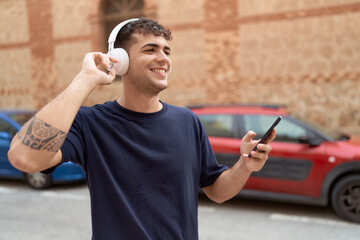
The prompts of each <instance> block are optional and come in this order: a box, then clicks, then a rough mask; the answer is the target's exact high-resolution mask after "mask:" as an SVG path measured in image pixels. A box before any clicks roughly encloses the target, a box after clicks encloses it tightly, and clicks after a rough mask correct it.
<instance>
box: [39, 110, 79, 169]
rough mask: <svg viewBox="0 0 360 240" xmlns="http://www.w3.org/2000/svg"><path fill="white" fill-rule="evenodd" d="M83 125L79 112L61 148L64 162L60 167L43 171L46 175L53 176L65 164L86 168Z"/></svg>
mask: <svg viewBox="0 0 360 240" xmlns="http://www.w3.org/2000/svg"><path fill="white" fill-rule="evenodd" d="M81 126H82V123H81V113H80V112H78V114H77V115H76V117H75V119H74V122H73V123H72V126H71V128H70V130H69V132H68V134H67V136H66V139H65V141H64V144H63V145H62V147H61V152H62V161H61V163H59V164H58V165H56V166H54V167H52V168H49V169H46V170H44V171H42V173H45V174H51V173H52V172H54V171H55V169H56V168H57V167H58V166H59V165H61V164H62V163H64V162H69V161H71V162H73V163H75V164H79V165H81V166H83V169H85V168H84V154H83V152H84V147H83V146H84V145H83V140H82V137H81V135H82V127H81Z"/></svg>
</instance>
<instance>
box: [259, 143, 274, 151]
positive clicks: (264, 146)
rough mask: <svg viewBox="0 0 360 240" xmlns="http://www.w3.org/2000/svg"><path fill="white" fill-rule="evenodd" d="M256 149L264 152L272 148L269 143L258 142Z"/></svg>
mask: <svg viewBox="0 0 360 240" xmlns="http://www.w3.org/2000/svg"><path fill="white" fill-rule="evenodd" d="M257 149H258V150H259V151H260V152H265V153H269V152H270V151H271V149H272V147H271V145H269V144H259V145H258V146H257Z"/></svg>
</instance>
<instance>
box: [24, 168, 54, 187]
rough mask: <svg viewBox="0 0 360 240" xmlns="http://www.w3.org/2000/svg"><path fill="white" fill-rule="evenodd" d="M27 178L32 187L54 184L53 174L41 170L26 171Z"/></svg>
mask: <svg viewBox="0 0 360 240" xmlns="http://www.w3.org/2000/svg"><path fill="white" fill-rule="evenodd" d="M25 179H26V181H27V183H28V184H29V185H30V186H31V187H32V188H36V189H42V188H48V187H50V186H51V185H52V180H51V176H50V175H48V174H43V173H40V172H35V173H26V174H25Z"/></svg>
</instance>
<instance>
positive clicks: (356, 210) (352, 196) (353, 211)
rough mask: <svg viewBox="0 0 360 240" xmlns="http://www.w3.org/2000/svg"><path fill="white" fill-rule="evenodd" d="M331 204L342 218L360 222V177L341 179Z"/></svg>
mask: <svg viewBox="0 0 360 240" xmlns="http://www.w3.org/2000/svg"><path fill="white" fill-rule="evenodd" d="M331 204H332V207H333V210H334V211H335V213H336V214H337V215H339V216H340V217H342V218H344V219H347V220H350V221H354V222H360V176H357V175H352V176H348V177H345V178H343V179H341V180H340V181H339V182H338V183H337V184H336V185H335V187H334V189H333V191H332V193H331Z"/></svg>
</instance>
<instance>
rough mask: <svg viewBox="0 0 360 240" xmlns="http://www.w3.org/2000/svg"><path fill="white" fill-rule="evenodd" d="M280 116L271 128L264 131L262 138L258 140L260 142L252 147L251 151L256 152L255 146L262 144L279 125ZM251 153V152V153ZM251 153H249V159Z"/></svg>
mask: <svg viewBox="0 0 360 240" xmlns="http://www.w3.org/2000/svg"><path fill="white" fill-rule="evenodd" d="M281 119H282V116H279V117H278V118H277V119H276V120H275V122H274V123H273V124H272V125H271V127H270V128H269V129H268V130H267V131H266V133H265V134H264V136H263V137H262V138H261V139H260V141H259V142H258V143H257V144H256V146H255V147H254V149H253V150H252V151H256V150H257V145H258V144H259V143H263V142H264V141H265V140H266V138H267V137H268V136H269V135H270V133H271V132H272V130H273V129H274V128H275V127H276V126H277V125H278V124H279V122H280V121H281ZM252 151H251V152H252ZM251 152H250V153H249V157H251Z"/></svg>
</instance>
